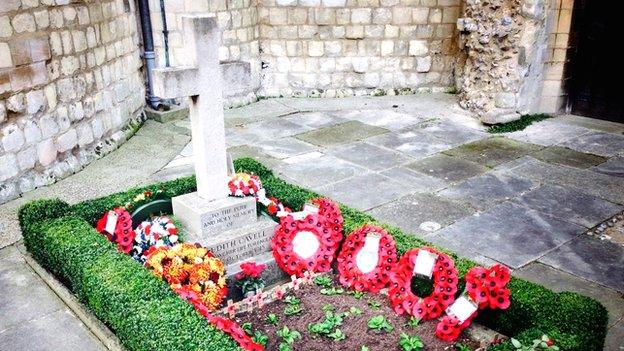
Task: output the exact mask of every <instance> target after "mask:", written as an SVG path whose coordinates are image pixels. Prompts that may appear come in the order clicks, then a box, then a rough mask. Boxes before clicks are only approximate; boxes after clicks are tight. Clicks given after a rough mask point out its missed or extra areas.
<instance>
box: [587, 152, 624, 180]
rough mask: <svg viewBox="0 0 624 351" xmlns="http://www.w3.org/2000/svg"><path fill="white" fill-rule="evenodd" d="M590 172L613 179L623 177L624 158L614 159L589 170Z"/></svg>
mask: <svg viewBox="0 0 624 351" xmlns="http://www.w3.org/2000/svg"><path fill="white" fill-rule="evenodd" d="M591 170H592V171H594V172H598V173H603V174H606V175H610V176H614V177H624V157H614V158H611V159H609V160H608V161H607V162H605V163H602V164H600V165H598V166H596V167H592V168H591Z"/></svg>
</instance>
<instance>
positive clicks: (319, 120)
mask: <svg viewBox="0 0 624 351" xmlns="http://www.w3.org/2000/svg"><path fill="white" fill-rule="evenodd" d="M280 120H282V121H289V122H293V123H299V124H302V125H304V126H307V127H310V128H314V129H318V128H324V127H330V126H333V125H336V124H340V123H344V122H347V120H346V119H344V118H340V117H337V116H336V115H335V113H332V112H300V113H294V114H290V115H287V116H284V117H281V118H280Z"/></svg>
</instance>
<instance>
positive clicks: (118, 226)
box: [95, 207, 135, 254]
mask: <svg viewBox="0 0 624 351" xmlns="http://www.w3.org/2000/svg"><path fill="white" fill-rule="evenodd" d="M114 217H116V219H113V218H114ZM113 220H116V222H115V223H114V224H115V226H114V228H115V229H114V230H110V228H107V227H110V225H108V224H109V221H113ZM95 229H96V230H97V231H98V232H100V233H102V234H104V235H105V236H106V238H108V240H110V241H111V242H114V243H116V244H117V248H118V249H119V251H121V252H123V253H126V254H127V253H129V252H130V251H132V246H133V242H134V237H135V233H134V230H132V216H131V215H130V213H129V212H128V211H126V210H125V209H123V208H121V207H118V208H115V209H114V210H112V211H108V212H106V213H105V214H104V215H103V216H102V217H100V219H99V220H98V221H97V224H96V226H95ZM109 230H110V231H112V233H111V232H109Z"/></svg>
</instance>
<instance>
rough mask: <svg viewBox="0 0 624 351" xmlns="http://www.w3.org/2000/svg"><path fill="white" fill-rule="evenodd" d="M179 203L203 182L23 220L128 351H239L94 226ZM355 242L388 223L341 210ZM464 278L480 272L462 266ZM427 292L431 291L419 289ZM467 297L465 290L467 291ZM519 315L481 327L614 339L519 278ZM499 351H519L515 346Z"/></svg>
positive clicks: (560, 296)
mask: <svg viewBox="0 0 624 351" xmlns="http://www.w3.org/2000/svg"><path fill="white" fill-rule="evenodd" d="M235 167H236V169H237V171H241V172H251V173H255V174H257V175H258V176H259V177H260V178H261V179H262V183H263V184H264V187H265V188H266V189H267V193H268V194H269V195H271V196H274V197H276V198H278V199H280V200H281V201H283V202H284V203H285V205H286V206H288V207H290V208H293V209H299V208H301V207H302V206H303V204H304V203H305V202H306V201H307V200H309V199H311V198H314V197H317V196H318V194H315V193H314V192H312V191H309V190H306V189H304V188H301V187H298V186H295V185H292V184H289V183H286V182H285V181H283V180H281V179H279V178H277V177H275V176H274V175H273V173H272V172H271V171H270V170H269V169H268V168H266V167H265V166H264V165H262V164H260V163H258V162H257V161H255V160H253V159H250V158H243V159H238V160H236V161H235ZM158 189H162V190H163V191H164V194H163V195H164V196H177V195H181V194H185V193H188V192H192V191H194V190H196V186H195V179H194V177H185V178H180V179H176V180H172V181H168V182H164V183H156V184H153V185H150V186H147V187H142V188H134V189H130V190H128V191H126V192H121V193H117V194H112V195H109V196H106V197H102V198H98V199H94V200H89V201H85V202H82V203H79V204H76V205H73V206H69V205H68V204H66V203H64V202H62V201H60V200H37V201H33V202H30V203H28V204H26V205H25V206H23V207H22V208H21V209H20V211H19V220H20V226H21V228H22V232H23V235H24V241H25V244H26V247H27V248H28V250H29V251H30V252H31V253H32V255H33V257H34V258H35V259H36V260H37V261H38V262H39V263H40V264H41V265H42V266H44V267H46V268H47V269H48V270H49V271H51V272H52V273H54V274H55V275H56V276H57V277H59V278H60V279H61V280H62V281H63V282H65V283H66V284H67V285H68V286H69V287H70V288H71V289H72V291H74V293H76V295H77V296H78V297H79V298H80V299H81V300H82V301H83V302H84V303H85V304H86V305H87V306H88V307H89V308H90V309H91V310H92V311H93V312H94V313H95V315H96V316H97V317H98V318H100V319H101V320H102V321H103V322H104V323H106V324H107V325H108V326H109V327H110V328H111V329H112V330H113V332H115V333H116V334H117V336H118V337H119V339H120V340H121V342H122V343H123V345H124V346H125V347H126V348H127V349H128V350H131V351H132V350H199V349H201V350H206V351H208V350H233V349H236V346H235V344H234V342H233V341H232V339H230V338H229V337H228V336H227V335H225V334H223V333H222V332H220V331H218V330H216V329H214V328H212V327H211V326H209V325H208V323H207V322H206V321H205V320H204V319H203V318H201V316H200V315H199V314H198V313H197V312H195V311H194V310H193V308H192V307H191V306H190V305H189V304H187V303H186V302H184V301H182V300H181V299H180V298H179V297H178V296H176V295H175V294H174V293H173V292H172V291H171V290H170V289H169V287H168V286H167V284H166V283H164V282H163V281H161V280H159V279H158V278H156V277H155V276H153V275H152V274H151V273H149V272H148V271H147V269H145V268H143V267H142V266H141V265H138V264H136V263H135V262H134V261H132V259H131V258H130V257H128V256H126V255H124V254H122V253H119V252H117V250H116V249H115V247H114V246H113V245H112V244H110V243H109V242H108V241H107V240H106V239H105V238H104V237H103V236H101V235H99V234H98V233H97V232H96V231H95V230H94V229H93V225H95V222H96V221H97V219H98V218H99V217H100V216H101V215H102V213H104V212H105V211H107V210H108V209H111V208H113V207H117V206H120V205H123V204H125V203H126V202H128V201H130V200H132V199H133V198H134V197H135V196H136V195H138V194H141V193H143V192H144V191H146V190H150V191H152V192H155V191H156V190H158ZM341 210H342V214H343V216H344V218H345V233H349V232H351V231H353V230H354V229H356V228H357V227H359V226H361V225H362V224H364V223H376V224H378V225H379V223H378V222H377V221H376V220H375V219H374V218H372V217H371V216H370V215H368V214H366V213H364V212H361V211H358V210H355V209H352V208H349V207H346V206H341ZM381 225H382V226H383V227H384V228H385V229H386V230H388V232H389V233H390V234H391V235H392V236H393V237H394V239H395V241H396V244H397V250H398V253H399V254H403V253H404V252H405V251H407V250H409V249H411V248H414V247H421V246H425V245H430V244H428V243H427V242H425V241H423V240H420V239H418V238H416V237H414V236H412V235H409V234H407V233H404V232H402V231H401V230H399V229H398V228H395V227H392V226H388V225H383V224H381ZM443 251H445V252H447V253H448V254H449V255H451V256H452V257H453V258H454V259H455V263H456V265H457V268H458V270H459V273H460V275H462V276H463V275H464V274H465V273H466V272H467V271H468V269H470V267H473V266H474V265H475V263H474V262H472V261H470V260H466V259H463V258H459V257H457V255H455V254H453V253H451V252H449V251H446V250H443ZM415 288H416V289H417V290H420V289H421V287H420V286H417V287H415ZM459 288H460V289H459V290H460V291H461V290H462V289H463V282H462V283H460V287H459ZM509 288H510V289H511V302H512V303H511V307H510V308H509V309H508V310H506V311H488V310H485V311H481V312H480V313H479V317H478V318H477V321H478V322H479V323H481V324H484V325H486V326H488V327H490V328H492V329H494V330H496V331H498V332H500V333H503V334H506V335H509V336H513V337H515V338H516V339H518V340H520V341H521V342H523V343H530V342H532V340H534V339H536V338H539V337H540V336H541V335H542V334H548V335H549V336H550V337H552V338H553V339H554V340H556V342H557V344H558V345H559V346H560V347H561V349H562V350H601V349H602V345H603V343H604V338H605V335H606V326H607V311H606V309H605V308H604V307H603V306H602V305H601V304H600V303H599V302H597V301H595V300H594V299H591V298H589V297H585V296H582V295H579V294H576V293H571V292H563V293H555V292H553V291H551V290H548V289H547V288H545V287H543V286H541V285H538V284H534V283H531V282H528V281H525V280H522V279H517V278H512V279H511V281H510V283H509ZM491 349H492V350H495V351H501V350H514V347H513V346H512V345H511V343H510V342H506V343H503V344H500V345H496V346H493V347H492V348H491Z"/></svg>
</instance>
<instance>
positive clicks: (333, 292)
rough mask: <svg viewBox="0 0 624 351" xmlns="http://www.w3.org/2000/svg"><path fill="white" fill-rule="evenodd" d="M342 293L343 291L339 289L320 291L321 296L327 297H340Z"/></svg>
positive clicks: (332, 288)
mask: <svg viewBox="0 0 624 351" xmlns="http://www.w3.org/2000/svg"><path fill="white" fill-rule="evenodd" d="M343 293H344V289H341V288H338V289H336V288H335V287H331V288H323V289H321V294H323V295H328V296H334V295H341V294H343Z"/></svg>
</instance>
